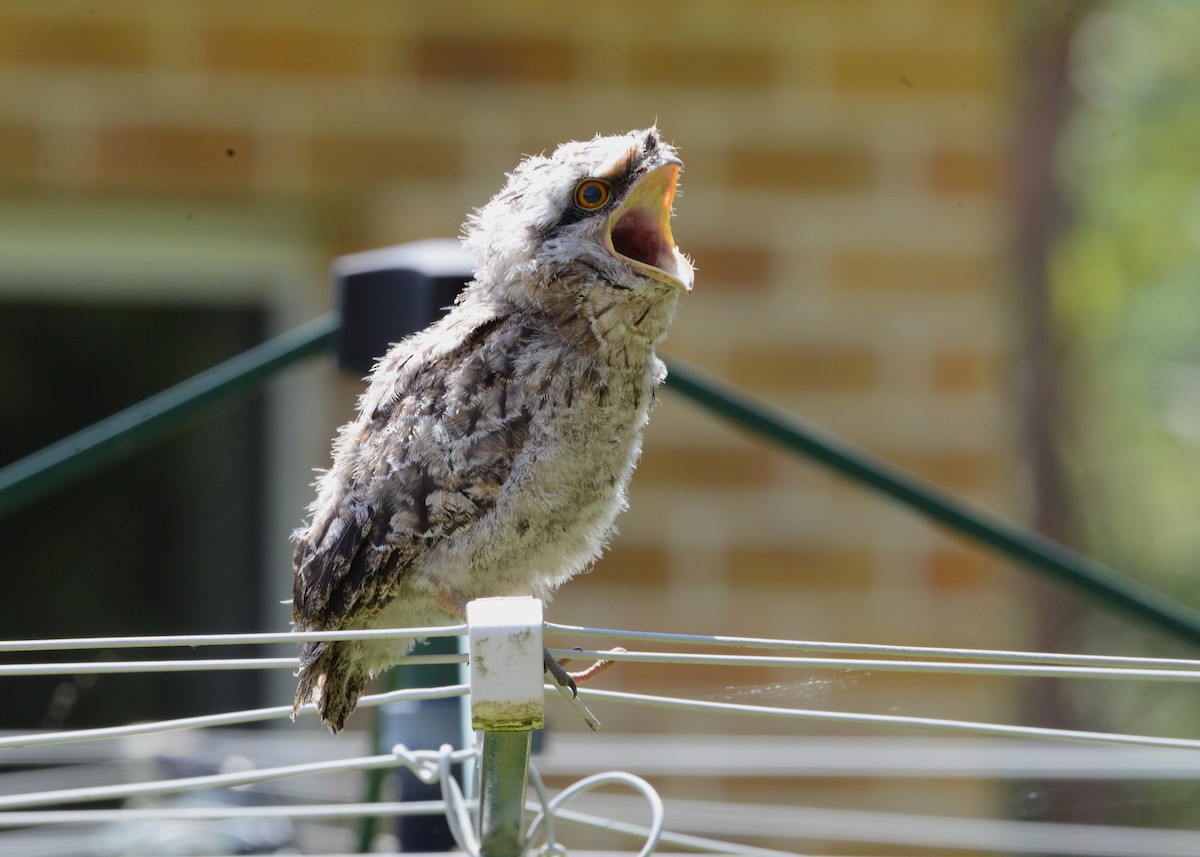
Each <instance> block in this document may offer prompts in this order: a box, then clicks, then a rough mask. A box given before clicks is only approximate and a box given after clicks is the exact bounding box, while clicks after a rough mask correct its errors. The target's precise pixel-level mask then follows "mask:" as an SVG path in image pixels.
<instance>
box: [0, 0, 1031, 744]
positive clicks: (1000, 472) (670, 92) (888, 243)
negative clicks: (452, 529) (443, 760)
mask: <svg viewBox="0 0 1200 857" xmlns="http://www.w3.org/2000/svg"><path fill="white" fill-rule="evenodd" d="M1011 8H1012V7H1011V6H1010V5H1009V4H1005V3H1000V2H984V0H964V2H935V1H934V0H920V2H908V3H891V2H859V3H844V2H837V0H829V2H795V3H792V2H779V1H778V0H774V2H771V0H763V2H741V3H736V4H734V3H717V2H688V3H683V2H678V3H655V4H649V3H645V2H636V1H635V0H611V2H608V3H604V4H587V5H578V4H570V5H553V4H549V5H542V4H533V3H519V4H495V3H486V2H472V3H461V4H454V5H453V6H452V7H451V6H450V5H447V4H395V3H388V2H370V0H355V2H345V3H339V4H332V3H316V2H292V1H291V0H289V2H255V3H250V4H248V3H243V2H206V3H198V2H183V3H162V2H132V0H127V1H126V2H122V3H107V4H105V3H83V2H66V0H60V2H55V3H44V2H16V1H15V0H10V2H7V3H4V4H2V5H0V195H3V196H4V197H8V198H12V199H27V198H39V199H57V198H63V197H69V198H71V199H73V200H76V201H77V202H78V201H82V202H81V203H80V204H83V205H86V206H91V207H94V208H95V209H96V210H97V211H103V210H104V207H105V206H107V205H111V204H113V203H114V201H116V200H120V201H123V202H128V201H130V200H133V201H139V202H141V203H142V204H144V205H147V206H151V207H153V206H155V205H157V204H159V203H160V202H161V201H164V200H171V201H172V202H173V203H178V202H179V201H183V202H184V204H193V203H194V204H195V205H197V206H203V205H206V204H212V203H220V204H221V205H224V206H228V205H229V204H234V205H241V206H247V207H254V208H256V209H257V210H261V211H265V212H267V215H266V216H267V217H270V216H271V214H270V213H271V212H278V213H279V216H280V217H283V216H285V215H286V216H288V217H295V216H297V213H299V215H300V216H302V217H303V218H305V220H306V222H307V223H308V224H309V225H310V232H309V234H310V235H311V240H312V241H313V243H314V249H315V251H316V252H317V254H318V255H319V257H321V258H330V257H332V256H333V255H336V254H338V253H342V252H347V251H351V250H358V249H363V248H368V247H372V246H378V245H381V244H385V243H393V242H399V241H405V240H411V239H416V238H422V237H428V236H431V235H453V234H455V233H456V232H457V230H458V228H459V225H460V223H461V222H462V220H463V218H464V215H465V213H466V212H467V210H468V209H469V208H470V207H472V206H475V205H479V204H482V203H483V202H484V201H486V200H487V199H488V198H489V196H490V195H491V194H492V193H493V192H494V191H495V190H496V189H497V188H498V187H499V185H500V183H501V181H502V175H503V172H504V170H506V169H508V168H511V167H512V166H513V165H514V164H515V162H516V161H517V159H518V157H519V155H520V154H521V153H524V152H531V151H540V150H543V149H546V148H549V147H552V146H553V145H555V144H557V143H558V142H560V141H562V140H564V139H569V138H579V137H588V136H591V135H592V134H594V133H596V132H616V131H622V130H627V129H629V128H632V127H639V126H645V125H648V124H650V123H651V122H653V121H655V120H657V122H658V124H659V126H660V128H661V129H662V131H663V132H664V134H665V135H666V136H667V137H668V138H669V139H671V140H673V141H675V142H676V143H677V144H678V146H679V148H680V150H681V153H682V155H683V157H684V160H685V161H686V164H687V169H686V174H685V177H684V182H683V193H682V196H681V198H680V201H679V204H678V210H679V215H678V219H677V224H676V227H675V235H676V237H677V239H678V240H679V242H680V244H681V246H682V247H683V248H684V249H685V250H687V251H688V252H689V253H691V255H692V256H693V257H694V258H695V261H696V266H697V268H698V276H697V285H696V290H695V292H694V293H693V294H692V295H690V296H688V297H687V298H686V300H685V301H684V305H683V307H682V309H681V311H680V313H679V316H678V320H677V323H676V325H675V327H674V329H673V331H672V334H671V337H670V340H669V342H668V346H667V348H668V350H669V352H670V354H672V355H675V356H677V357H679V358H681V359H684V360H687V361H689V362H691V363H694V364H696V365H698V366H701V367H703V368H705V369H707V370H710V371H711V372H713V373H715V374H717V375H719V376H722V377H724V378H725V379H728V380H729V381H731V382H733V383H736V384H738V385H741V386H743V387H745V388H747V389H748V390H750V391H752V392H753V393H755V394H758V395H761V396H763V397H765V398H767V399H770V400H772V401H773V402H775V403H776V404H778V405H779V406H781V407H784V408H787V409H789V410H791V411H793V412H795V413H796V414H798V415H801V416H803V417H805V418H808V419H811V420H814V421H816V422H818V423H820V424H822V425H824V426H825V427H827V428H828V429H830V430H832V431H834V432H836V433H839V434H842V435H844V436H846V437H847V438H849V439H851V440H853V441H855V442H857V443H861V444H864V445H866V446H867V447H869V448H871V449H873V450H875V451H876V452H878V453H880V454H882V455H884V456H886V457H888V458H889V459H891V460H893V461H895V462H898V463H900V464H902V465H905V466H907V467H909V468H911V469H913V470H914V471H916V472H918V473H920V474H923V475H925V476H927V477H929V478H930V479H933V480H934V481H936V482H937V483H938V484H940V485H942V486H943V487H946V488H948V489H951V490H953V491H956V492H960V493H962V494H964V495H966V496H967V497H969V498H971V499H973V500H976V501H979V502H981V503H983V504H986V505H989V506H991V507H993V508H996V509H998V510H1000V511H1002V512H1005V513H1008V514H1012V515H1015V516H1017V517H1020V515H1021V512H1022V507H1021V505H1020V503H1019V499H1018V498H1019V494H1018V491H1017V489H1018V488H1019V487H1020V482H1021V478H1020V472H1021V466H1022V462H1021V459H1020V455H1019V450H1018V449H1017V438H1016V426H1017V424H1018V415H1017V414H1016V412H1015V409H1014V395H1013V389H1012V376H1013V374H1014V370H1015V363H1014V361H1015V360H1016V359H1017V356H1018V355H1016V354H1015V353H1014V334H1015V320H1014V313H1015V311H1014V292H1015V288H1014V284H1013V281H1012V278H1011V276H1010V274H1009V267H1010V266H1009V260H1008V257H1007V253H1008V252H1009V249H1010V244H1011V241H1010V233H1009V223H1008V220H1009V200H1008V198H1007V195H1006V187H1005V186H1006V170H1007V165H1006V162H1005V158H1006V154H1007V144H1008V140H1009V138H1010V137H1011V136H1012V134H1013V123H1014V112H1015V111H1014V107H1015V105H1014V96H1013V93H1012V90H1011V86H1010V83H1009V81H1011V80H1012V79H1013V78H1014V76H1015V71H1016V70H1015V68H1014V67H1013V59H1012V54H1013V51H1012V48H1013V41H1014V39H1015V34H1014V29H1015V28H1014V23H1013V21H1012V20H1010V18H1011V16H1012V14H1013V13H1012V12H1011V11H1010V10H1011ZM315 279H316V280H317V281H319V279H320V276H319V273H318V275H317V277H316V278H315ZM314 300H315V301H316V302H317V303H319V302H321V301H323V300H324V298H323V296H320V295H318V296H315V297H314ZM342 416H344V414H331V415H330V416H329V422H330V425H331V426H332V425H333V424H334V423H335V422H336V421H337V420H338V419H340V418H341V417H342ZM325 452H326V448H325V447H324V444H323V443H322V445H321V447H320V448H317V447H314V448H313V449H312V450H310V455H311V457H310V459H309V460H303V461H296V462H295V466H296V467H297V468H299V469H301V470H303V471H307V470H308V468H309V467H310V466H315V465H318V464H320V463H321V459H322V456H323V455H324V454H325ZM631 499H632V507H631V509H630V511H629V512H628V513H627V514H626V515H625V516H624V517H623V519H622V520H621V523H620V526H621V535H620V536H619V538H618V539H617V540H616V542H615V544H614V545H613V549H612V551H611V552H610V554H609V555H608V556H607V557H606V558H605V559H604V560H602V561H601V562H600V564H599V565H598V566H597V568H596V569H595V571H594V572H593V573H592V574H589V575H587V576H585V577H583V578H580V579H577V580H576V581H574V582H572V583H571V584H570V585H568V586H567V587H566V588H565V589H564V590H563V592H562V593H561V595H560V596H559V598H558V600H557V601H556V602H555V604H554V606H553V608H552V610H551V613H550V618H551V619H553V620H558V621H564V622H581V623H590V624H599V625H606V626H617V627H638V628H644V627H654V628H660V629H669V630H674V631H681V632H720V633H731V634H753V635H758V636H768V637H772V636H777V637H788V638H817V639H833V640H859V641H873V642H889V643H914V644H935V645H943V644H944V645H961V646H1005V647H1009V646H1012V647H1015V646H1020V645H1022V644H1023V641H1024V640H1025V633H1026V622H1025V619H1024V617H1023V616H1022V614H1021V612H1020V609H1019V601H1018V598H1017V593H1018V592H1019V589H1018V587H1017V583H1018V580H1019V577H1020V575H1019V573H1018V572H1016V571H1014V570H1012V569H1011V568H1009V567H1005V566H1001V565H999V564H996V563H993V562H992V561H990V560H988V559H986V558H985V557H983V556H982V555H981V554H979V553H977V552H975V551H973V550H972V549H969V548H967V547H965V546H963V545H962V544H961V543H959V542H958V541H956V540H954V539H952V538H949V537H948V536H945V535H943V534H942V533H940V532H939V531H937V530H935V529H933V528H932V527H930V526H929V525H927V524H925V523H923V522H922V521H920V520H918V519H916V518H915V517H914V516H912V515H910V514H909V513H906V512H904V511H901V510H898V509H897V508H895V506H894V505H892V504H890V503H887V502H884V501H881V500H879V499H877V498H875V497H873V496H870V495H868V494H865V493H864V492H863V491H861V490H859V489H857V488H855V487H853V486H850V485H849V484H847V483H846V482H844V481H843V480H840V479H838V478H834V477H831V476H830V475H828V474H827V473H825V472H823V471H821V470H819V469H817V468H816V467H814V466H813V465H810V464H808V463H805V462H800V461H796V460H794V459H792V458H790V457H788V456H786V455H784V454H782V453H779V452H777V451H774V450H772V449H769V448H768V447H765V446H763V445H761V444H759V443H757V442H754V441H752V440H750V439H748V438H746V437H745V436H743V435H741V434H739V433H737V432H735V431H733V430H730V429H729V428H727V427H725V426H724V425H722V424H721V423H719V422H717V421H714V420H713V419H712V418H710V417H708V416H706V415H703V414H701V413H699V412H697V411H696V410H695V409H693V408H692V407H690V406H689V405H687V404H685V403H683V402H681V401H679V400H678V399H677V398H675V397H672V396H666V397H665V401H664V403H663V404H662V406H661V408H660V409H659V411H658V412H657V413H656V415H655V418H654V420H653V423H652V426H651V429H650V432H649V435H648V438H647V442H646V447H645V458H644V463H643V465H642V468H641V470H640V471H639V473H638V477H637V478H636V479H635V487H634V490H633V492H632V498H631ZM302 503H303V500H302V499H299V498H298V499H297V500H296V507H295V508H296V516H297V518H298V517H299V514H300V506H301V505H302ZM286 535H287V534H286V533H285V532H280V533H278V534H276V537H277V538H278V539H285V538H286ZM811 678H812V677H811V676H809V675H807V674H802V675H796V674H792V673H787V674H784V673H777V674H770V675H768V674H761V675H755V676H754V677H753V678H751V679H749V681H751V682H761V683H762V684H761V687H762V688H771V687H774V686H775V685H777V684H783V685H784V686H785V690H783V691H771V692H772V693H776V694H777V695H776V696H775V697H773V698H774V699H777V700H779V701H780V704H788V700H789V699H790V697H789V696H788V694H789V691H788V690H786V688H792V689H793V691H794V692H795V693H796V694H799V695H800V696H801V698H802V699H803V700H804V702H803V703H802V704H810V705H814V706H828V707H839V706H844V707H847V708H862V709H866V708H870V709H871V710H883V709H897V710H899V711H901V712H904V713H911V714H930V715H941V716H974V717H983V718H986V717H1000V718H1003V717H1006V716H1010V715H1011V713H1012V711H1013V710H1014V702H1013V700H1012V698H1011V697H1010V696H1009V695H1008V693H1009V691H1011V687H1010V686H1007V685H1002V684H1000V683H995V684H988V685H975V684H968V683H965V682H962V681H961V680H919V681H918V680H906V681H894V680H883V679H877V678H874V677H870V676H867V677H858V678H855V679H853V680H850V679H837V680H835V681H834V682H832V683H831V684H828V685H823V684H811V682H810V679H811ZM818 678H820V677H819V676H818ZM605 681H606V682H607V683H608V684H609V685H611V686H616V687H625V688H632V687H646V686H653V687H665V688H678V687H689V688H694V689H697V690H699V691H700V692H702V693H709V694H710V695H716V696H720V695H721V694H722V693H725V692H727V691H726V689H727V688H730V687H737V686H741V685H744V684H746V682H747V681H748V679H747V677H746V676H745V674H743V673H735V672H733V671H720V670H714V671H709V672H702V673H697V672H685V671H683V670H676V669H665V668H664V669H645V670H642V669H628V670H625V669H622V670H617V671H614V672H613V673H611V674H610V675H609V676H607V677H606V678H605ZM810 684H811V686H814V687H818V686H819V687H821V688H823V690H821V691H820V692H816V693H813V692H811V691H809V690H806V689H805V688H806V687H809V686H810ZM809 696H811V697H812V698H811V699H809V698H808V697H809ZM605 715H606V717H605V719H606V720H608V721H609V725H610V727H611V728H613V729H634V728H637V729H650V730H667V729H686V728H708V729H711V728H723V729H726V728H727V729H731V730H732V729H743V730H750V729H763V728H766V729H770V730H781V728H782V727H780V726H778V725H768V726H766V727H764V726H762V725H759V724H752V723H751V724H741V723H736V722H722V723H720V724H718V725H715V726H714V725H713V724H712V723H711V722H710V723H707V724H697V723H693V722H691V721H687V720H686V719H684V720H681V719H679V718H676V717H673V716H667V715H661V714H649V713H646V712H642V711H638V712H626V711H620V710H615V711H612V712H605ZM560 720H562V721H570V718H569V717H566V718H560ZM563 725H564V728H574V727H573V726H572V724H570V723H569V722H568V723H564V724H563ZM783 731H786V730H783Z"/></svg>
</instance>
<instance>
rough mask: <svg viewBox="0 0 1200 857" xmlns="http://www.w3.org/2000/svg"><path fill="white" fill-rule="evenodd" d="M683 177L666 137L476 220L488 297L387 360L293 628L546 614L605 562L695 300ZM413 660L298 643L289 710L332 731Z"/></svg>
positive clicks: (477, 288) (651, 136) (472, 223)
mask: <svg viewBox="0 0 1200 857" xmlns="http://www.w3.org/2000/svg"><path fill="white" fill-rule="evenodd" d="M679 166H680V164H679V161H678V160H677V158H676V156H675V150H674V149H673V148H672V147H671V146H669V145H667V144H666V143H664V142H663V141H662V140H661V138H660V137H659V135H658V132H657V130H655V129H649V130H646V131H636V132H633V133H630V134H627V135H622V136H618V137H597V138H596V139H594V140H591V141H589V142H585V143H568V144H565V145H563V146H560V147H559V148H558V149H557V150H555V152H554V154H553V155H551V156H550V157H542V156H537V157H532V158H528V159H526V160H525V161H524V162H522V163H521V164H520V165H519V166H518V167H517V169H516V170H514V171H513V172H512V173H511V174H510V175H509V179H508V182H507V184H506V185H505V187H504V188H503V189H502V190H501V191H500V193H499V194H497V195H496V197H495V198H493V199H492V201H491V202H489V203H488V204H487V205H486V206H485V207H484V208H482V209H480V210H479V211H478V212H476V213H475V214H474V215H473V216H472V217H471V218H470V219H469V220H468V222H467V225H466V227H465V232H464V234H465V239H464V240H465V244H466V246H467V248H468V249H469V250H470V251H471V252H472V253H473V255H474V257H475V260H476V264H477V268H476V274H475V278H474V280H472V282H471V283H470V284H469V285H468V287H467V288H466V289H465V290H464V291H463V293H462V295H461V296H460V297H459V299H458V301H457V302H456V304H455V306H454V307H453V309H452V310H451V311H450V312H449V313H448V314H447V315H446V316H445V317H444V318H442V319H441V320H440V321H438V322H436V323H435V324H433V325H431V326H430V327H429V328H427V329H426V330H424V331H422V332H420V333H417V334H415V335H413V336H410V337H408V338H407V339H405V340H403V341H402V342H399V343H397V344H395V345H394V346H392V348H391V349H390V350H389V351H388V353H387V355H386V356H385V357H384V358H383V359H382V360H380V361H379V364H378V365H377V366H376V367H375V370H374V372H373V373H372V377H371V379H370V385H369V387H368V389H367V391H366V392H365V393H364V395H363V396H362V398H361V400H360V403H359V415H358V418H357V419H356V420H354V421H353V422H351V423H349V424H347V425H345V426H343V427H342V429H341V430H340V431H339V434H338V437H337V439H336V440H335V442H334V448H333V465H332V467H331V468H330V469H329V470H328V471H327V472H325V473H324V474H323V475H322V476H321V478H320V479H319V481H318V483H317V487H318V493H317V498H316V500H315V501H314V502H313V504H312V506H311V507H310V509H309V511H310V512H311V519H310V522H309V524H308V525H307V526H306V527H304V528H303V529H301V530H299V531H298V532H297V533H296V535H295V541H296V549H295V555H294V571H295V582H294V593H293V594H294V600H293V618H294V620H295V623H296V625H297V626H298V627H299V628H301V629H305V630H310V629H321V630H326V629H345V628H368V627H380V628H384V627H419V626H428V625H434V624H446V623H450V622H456V621H461V619H462V609H463V606H464V605H465V604H466V602H467V601H469V600H471V599H473V598H479V597H485V596H499V595H533V596H536V597H538V598H541V599H543V600H547V599H549V598H550V597H551V595H552V594H553V592H554V590H555V588H556V587H557V586H558V585H559V584H561V583H562V582H563V581H565V580H566V579H567V578H569V577H570V576H571V575H573V574H576V573H577V572H579V571H582V570H584V569H586V568H587V567H588V566H589V565H590V564H591V563H592V562H593V561H594V560H595V558H596V557H597V556H598V555H599V554H600V552H601V550H603V548H604V545H605V543H606V542H607V540H608V538H609V536H610V535H611V533H612V523H613V519H614V518H615V517H616V515H617V513H618V512H620V511H621V510H622V509H623V508H624V506H625V487H626V485H627V484H628V482H629V478H630V475H631V474H632V472H633V468H634V465H635V464H636V462H637V458H638V456H639V454H640V450H641V435H642V429H643V427H644V426H645V423H646V420H647V417H648V415H649V411H650V408H651V406H652V404H653V401H654V390H655V388H656V387H657V386H658V385H659V384H660V383H661V382H662V380H663V377H664V375H665V370H664V367H663V365H662V363H661V362H660V361H659V360H658V358H657V357H656V356H655V353H654V347H655V345H656V344H657V343H658V342H659V341H661V340H662V338H663V337H664V336H665V334H666V330H667V326H668V324H669V323H670V321H671V318H672V316H673V314H674V312H675V306H676V302H677V300H678V296H679V294H680V293H681V292H682V291H685V290H690V289H691V284H692V269H691V265H690V263H689V262H688V261H687V259H686V258H685V257H684V256H683V255H682V254H681V253H679V251H678V250H677V249H676V248H675V245H674V241H673V239H672V236H671V230H670V226H669V219H670V214H671V204H672V201H673V198H674V194H675V183H676V179H677V176H678V170H679ZM412 642H413V641H412V640H401V641H389V642H387V643H374V642H372V643H365V642H335V643H316V644H310V645H307V646H305V647H304V650H303V652H302V654H301V667H300V684H299V688H298V691H297V694H296V706H297V707H299V706H300V705H301V704H303V703H304V702H306V701H307V700H309V699H312V700H313V701H314V702H316V704H317V708H318V710H319V711H320V714H321V718H322V719H323V720H324V721H325V723H326V724H327V725H328V726H329V728H330V729H332V730H333V731H338V730H339V729H341V728H342V726H343V724H344V722H345V718H346V716H347V715H348V714H349V713H350V712H351V711H352V710H353V708H354V705H355V703H356V702H357V699H358V696H359V694H360V692H361V691H362V688H363V685H364V684H365V682H366V681H367V679H368V678H369V677H370V676H371V675H373V674H374V673H376V672H378V671H379V670H381V669H383V668H385V667H386V666H388V665H389V664H390V663H391V662H392V661H393V660H394V659H395V658H396V657H397V656H399V655H402V654H403V653H404V652H405V651H407V650H408V649H409V648H410V647H411V645H412Z"/></svg>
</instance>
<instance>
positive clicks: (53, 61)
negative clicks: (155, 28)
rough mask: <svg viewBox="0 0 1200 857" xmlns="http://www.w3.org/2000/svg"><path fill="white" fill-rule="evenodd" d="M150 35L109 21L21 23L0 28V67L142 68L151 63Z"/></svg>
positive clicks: (13, 21)
mask: <svg viewBox="0 0 1200 857" xmlns="http://www.w3.org/2000/svg"><path fill="white" fill-rule="evenodd" d="M150 57H151V45H150V36H149V34H148V33H147V32H146V31H145V30H144V29H141V28H139V27H133V26H127V25H124V24H119V23H114V22H109V21H82V20H65V19H63V20H60V19H55V20H33V19H28V20H22V19H21V18H9V19H8V20H6V21H4V24H3V26H0V64H4V65H10V66H18V65H19V66H56V67H64V68H73V67H78V66H85V67H93V68H102V67H122V66H142V65H146V64H148V63H149V62H150Z"/></svg>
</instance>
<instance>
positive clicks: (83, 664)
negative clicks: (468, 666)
mask: <svg viewBox="0 0 1200 857" xmlns="http://www.w3.org/2000/svg"><path fill="white" fill-rule="evenodd" d="M466 662H467V655H466V654H465V653H462V654H458V653H447V654H436V655H410V656H407V657H401V658H396V659H395V665H396V666H401V665H412V666H433V665H437V664H463V663H466ZM299 663H300V661H299V659H298V658H177V659H174V660H161V661H75V662H72V663H37V664H6V665H0V677H11V676H33V675H89V674H114V673H170V672H203V671H206V670H274V669H289V670H295V669H296V668H297V666H299Z"/></svg>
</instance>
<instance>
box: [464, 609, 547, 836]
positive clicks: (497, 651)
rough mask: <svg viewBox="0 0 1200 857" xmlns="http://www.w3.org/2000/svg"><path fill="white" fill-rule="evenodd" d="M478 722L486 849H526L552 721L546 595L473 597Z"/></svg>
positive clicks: (470, 616)
mask: <svg viewBox="0 0 1200 857" xmlns="http://www.w3.org/2000/svg"><path fill="white" fill-rule="evenodd" d="M467 627H468V636H469V648H468V651H469V652H470V658H471V660H470V678H471V726H472V727H473V728H474V729H476V730H477V731H481V732H482V733H483V745H482V747H481V749H480V762H479V768H480V781H479V853H480V854H481V855H482V857H519V855H520V854H521V846H522V844H523V841H524V836H523V824H522V820H523V818H524V812H525V785H526V782H527V781H528V776H529V753H530V748H531V744H532V736H533V730H534V729H541V728H543V727H544V726H545V723H546V714H545V705H546V703H545V690H544V685H543V660H542V654H543V651H544V650H543V648H542V627H543V625H542V602H541V601H539V600H538V599H536V598H481V599H479V600H476V601H472V602H470V603H469V604H467Z"/></svg>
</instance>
